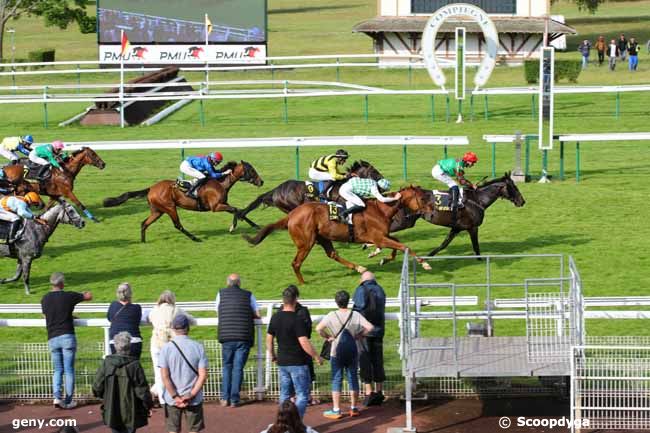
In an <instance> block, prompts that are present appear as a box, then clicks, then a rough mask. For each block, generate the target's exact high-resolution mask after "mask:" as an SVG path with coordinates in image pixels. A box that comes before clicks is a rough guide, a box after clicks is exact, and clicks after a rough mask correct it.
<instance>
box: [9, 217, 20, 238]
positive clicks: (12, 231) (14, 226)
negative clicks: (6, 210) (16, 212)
mask: <svg viewBox="0 0 650 433" xmlns="http://www.w3.org/2000/svg"><path fill="white" fill-rule="evenodd" d="M19 228H20V220H16V221H11V223H10V225H9V236H8V237H7V240H8V241H9V242H14V241H15V240H16V239H15V238H16V234H17V233H18V229H19Z"/></svg>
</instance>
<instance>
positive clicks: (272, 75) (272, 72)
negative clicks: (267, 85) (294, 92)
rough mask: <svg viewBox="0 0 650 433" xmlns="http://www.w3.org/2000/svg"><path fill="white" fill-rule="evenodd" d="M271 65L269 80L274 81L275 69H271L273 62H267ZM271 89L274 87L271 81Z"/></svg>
mask: <svg viewBox="0 0 650 433" xmlns="http://www.w3.org/2000/svg"><path fill="white" fill-rule="evenodd" d="M269 66H270V67H271V81H275V69H273V62H269ZM271 89H275V83H271Z"/></svg>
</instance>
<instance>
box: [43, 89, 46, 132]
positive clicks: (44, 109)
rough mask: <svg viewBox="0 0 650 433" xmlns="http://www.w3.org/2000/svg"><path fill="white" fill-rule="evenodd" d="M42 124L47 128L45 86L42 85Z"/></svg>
mask: <svg viewBox="0 0 650 433" xmlns="http://www.w3.org/2000/svg"><path fill="white" fill-rule="evenodd" d="M43 126H44V127H45V129H47V86H45V87H43Z"/></svg>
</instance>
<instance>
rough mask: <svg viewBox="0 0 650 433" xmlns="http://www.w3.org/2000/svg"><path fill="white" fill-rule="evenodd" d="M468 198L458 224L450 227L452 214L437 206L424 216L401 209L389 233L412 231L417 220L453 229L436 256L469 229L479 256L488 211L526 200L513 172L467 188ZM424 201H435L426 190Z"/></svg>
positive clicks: (379, 249)
mask: <svg viewBox="0 0 650 433" xmlns="http://www.w3.org/2000/svg"><path fill="white" fill-rule="evenodd" d="M465 197H466V198H467V200H466V203H465V207H463V208H461V209H458V221H457V224H456V225H455V226H453V227H452V226H451V212H448V211H440V210H438V209H436V208H435V206H434V211H433V212H432V213H429V214H423V215H415V214H413V213H411V212H409V211H408V210H407V209H401V210H400V211H399V212H397V214H395V217H394V218H393V221H392V223H391V226H390V231H391V233H392V232H397V231H400V230H404V229H407V228H411V227H413V226H414V225H415V223H416V222H417V220H418V218H419V217H422V218H423V219H425V220H426V221H428V222H430V223H431V224H435V225H439V226H445V227H450V228H451V230H450V231H449V234H448V235H447V237H446V238H445V240H444V241H443V242H442V243H441V244H440V246H438V247H437V248H435V249H433V250H432V251H431V252H430V253H429V256H430V257H431V256H435V255H436V254H438V253H439V252H440V251H442V250H443V249H445V248H447V246H448V245H449V244H450V243H451V241H452V240H454V238H455V237H456V235H458V233H460V232H462V231H465V230H467V232H468V233H469V236H470V239H471V240H472V248H473V249H474V254H475V255H477V256H480V255H481V248H480V246H479V241H478V229H479V227H480V226H481V224H482V223H483V217H484V216H485V211H486V209H487V208H489V207H490V206H491V205H492V204H493V203H494V202H495V201H496V200H497V199H499V198H501V199H506V200H509V201H511V202H512V203H513V204H514V205H515V206H516V207H522V206H523V205H524V204H525V203H526V200H524V197H523V196H522V195H521V192H519V189H518V188H517V185H515V183H514V181H513V180H512V179H511V178H510V173H505V174H504V175H503V177H500V178H497V179H492V180H489V181H487V182H482V183H480V185H479V186H478V187H477V189H476V190H474V189H471V188H470V189H466V190H465ZM425 200H426V201H428V202H430V203H431V204H433V203H434V202H435V197H434V195H433V192H431V191H427V192H426V196H425ZM380 252H381V248H379V247H378V248H377V249H375V251H373V252H372V253H370V255H369V256H368V257H374V256H376V255H377V254H379V253H380ZM396 253H397V252H396V251H394V250H393V252H392V253H391V255H390V256H389V257H387V258H384V259H382V260H381V262H380V264H384V263H386V262H389V261H391V260H394V259H395V255H396Z"/></svg>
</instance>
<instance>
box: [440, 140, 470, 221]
mask: <svg viewBox="0 0 650 433" xmlns="http://www.w3.org/2000/svg"><path fill="white" fill-rule="evenodd" d="M477 162H478V157H477V156H476V154H475V153H474V152H467V153H465V155H463V157H462V158H461V159H454V158H447V159H442V160H440V161H438V163H437V164H436V165H435V166H434V167H433V169H432V170H431V175H432V176H433V178H434V179H437V180H439V181H440V182H442V183H444V184H445V185H447V186H448V187H449V192H450V194H451V218H452V224H455V223H456V218H457V215H458V208H459V207H462V206H463V189H462V188H459V186H458V184H460V185H468V186H470V187H472V188H476V186H475V185H474V184H472V183H471V182H470V181H468V180H467V179H465V168H470V167H473V166H474V164H476V163H477Z"/></svg>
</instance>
